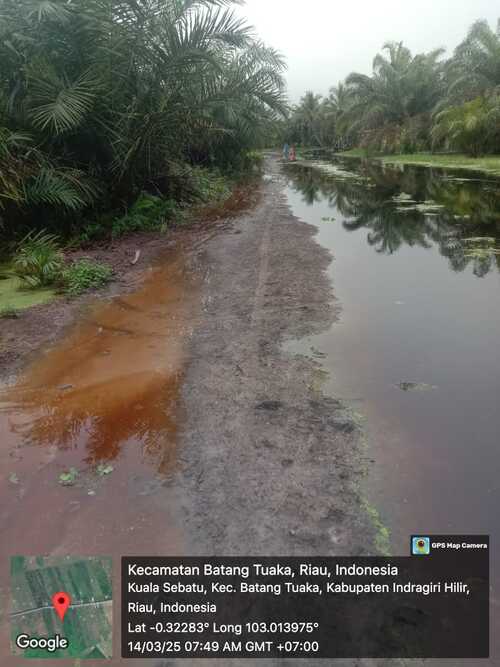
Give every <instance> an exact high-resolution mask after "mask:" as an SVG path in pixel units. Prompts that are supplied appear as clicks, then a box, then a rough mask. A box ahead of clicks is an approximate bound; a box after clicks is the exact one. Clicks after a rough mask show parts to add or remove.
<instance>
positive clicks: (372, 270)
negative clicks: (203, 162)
mask: <svg viewBox="0 0 500 667" xmlns="http://www.w3.org/2000/svg"><path fill="white" fill-rule="evenodd" d="M323 160H324V158H323ZM322 164H323V162H322ZM335 166H336V169H333V170H330V171H331V173H330V175H328V176H325V172H324V170H323V169H322V168H321V169H316V168H315V167H314V166H309V167H304V166H302V167H301V166H299V165H294V166H289V167H287V169H286V175H287V177H288V186H289V187H288V193H287V194H288V200H289V203H290V205H291V207H292V211H293V213H294V214H295V215H296V216H298V217H299V218H301V219H303V220H305V221H307V222H310V223H312V224H314V225H315V226H316V227H317V229H318V233H317V236H316V238H317V240H318V242H319V243H321V244H322V245H323V246H325V247H327V248H328V249H329V250H330V251H331V253H332V255H333V261H332V263H331V265H330V269H329V271H330V276H331V279H332V282H333V287H334V291H335V296H336V298H337V300H338V301H337V305H338V306H339V310H340V314H339V321H338V322H336V323H334V324H333V325H332V327H331V329H330V330H329V331H327V332H325V333H323V334H321V335H319V336H313V337H308V338H306V339H304V340H301V341H298V342H291V343H289V344H288V345H287V349H290V350H291V351H292V352H294V353H300V354H307V355H309V356H311V355H312V352H311V350H314V351H316V354H315V355H314V356H315V358H316V359H318V356H319V355H318V352H319V354H320V355H321V354H322V355H326V356H324V358H322V359H321V363H322V364H323V367H324V368H325V370H326V371H328V373H329V376H328V379H327V380H326V382H325V383H324V385H323V389H324V390H326V391H327V392H331V393H332V394H333V395H334V396H336V397H338V398H342V399H344V400H345V401H346V402H347V403H348V404H349V405H351V406H352V407H354V409H355V410H356V411H357V412H359V413H361V415H362V416H363V417H364V418H365V423H366V427H367V433H368V437H369V442H370V458H373V459H375V463H374V465H373V466H372V468H371V471H370V477H369V489H370V501H371V502H372V503H373V504H374V505H375V506H376V507H377V508H378V509H379V510H380V511H381V514H382V517H383V519H384V522H385V523H386V525H388V527H389V528H390V530H391V535H392V549H393V552H394V553H395V554H407V553H408V536H409V535H410V534H411V533H421V534H426V533H445V534H446V533H448V534H453V533H455V534H463V533H473V534H474V533H489V534H491V537H492V543H493V545H495V544H496V543H497V542H498V540H499V539H500V523H499V521H498V507H499V506H500V481H499V480H500V448H499V445H498V443H499V438H498V434H499V432H500V412H499V410H498V396H499V394H500V338H499V332H500V305H499V304H500V257H499V254H498V253H497V250H498V248H500V223H499V220H500V181H496V183H495V182H493V183H492V179H491V177H488V178H485V179H480V178H474V180H464V179H463V178H461V179H460V180H459V181H457V180H452V179H453V178H454V174H453V172H447V171H442V170H434V169H432V170H428V169H425V168H418V167H417V168H415V167H408V168H403V169H401V168H396V169H394V168H388V167H387V166H386V167H384V166H380V165H377V164H373V163H364V164H363V163H361V162H359V161H356V160H348V161H347V160H346V161H342V160H340V161H339V162H338V164H337V163H336V165H335ZM336 170H341V171H344V170H348V171H355V170H358V171H359V173H360V176H362V177H363V178H364V179H366V180H365V181H362V180H359V181H355V180H354V179H350V180H349V181H347V180H346V179H343V178H336V176H335V171H336ZM462 173H463V172H462ZM493 186H494V187H493ZM406 202H408V203H406ZM430 202H432V208H433V210H432V215H430V214H429V208H430ZM401 209H405V210H401ZM327 220H328V224H326V223H325V221H327ZM492 568H493V569H492V584H493V591H492V601H493V605H494V607H495V618H498V595H499V590H500V553H499V552H498V550H495V549H493V551H492ZM499 649H500V647H498V648H497V650H499Z"/></svg>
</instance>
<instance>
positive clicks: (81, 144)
mask: <svg viewBox="0 0 500 667" xmlns="http://www.w3.org/2000/svg"><path fill="white" fill-rule="evenodd" d="M233 4H235V3H234V2H233V0H85V2H73V3H72V2H68V1H67V0H0V61H1V63H2V66H1V70H0V234H1V235H2V237H3V238H4V239H9V238H13V237H20V236H22V235H24V234H25V233H26V232H27V231H28V230H30V229H33V228H36V229H45V230H47V231H50V232H56V233H57V234H58V235H59V236H68V235H69V234H70V233H71V234H74V233H77V232H78V233H82V234H83V237H84V238H85V236H86V235H87V236H88V237H89V238H91V237H92V236H93V235H96V234H97V233H98V232H99V230H102V228H103V227H104V228H106V230H109V232H110V233H111V231H112V232H113V233H114V234H120V233H122V232H123V231H127V229H129V228H132V229H134V228H137V226H140V223H141V221H142V222H144V221H146V223H147V221H148V220H151V218H152V216H154V217H155V218H156V219H157V218H158V217H161V216H162V217H163V218H164V219H165V220H168V219H169V217H171V216H172V214H173V212H174V210H175V208H176V206H178V204H179V202H183V201H190V200H191V201H192V200H193V199H196V197H199V196H200V193H201V195H203V194H204V193H205V194H206V193H207V192H209V193H210V192H211V191H212V190H213V189H214V188H215V190H218V189H221V188H222V189H223V187H224V186H223V185H221V184H220V183H219V182H218V180H217V178H219V179H220V177H217V176H216V177H215V179H214V178H213V170H214V169H218V170H221V171H222V172H223V173H228V172H231V171H233V172H234V171H235V170H238V169H242V168H243V167H244V163H245V160H246V159H247V156H248V154H249V151H250V150H251V149H252V148H253V147H255V146H258V145H259V143H261V142H263V141H265V137H266V133H267V131H268V128H269V126H270V123H272V122H273V121H275V119H276V117H277V116H278V115H280V114H282V113H283V111H284V110H285V102H284V92H283V91H284V82H283V78H282V72H283V70H284V63H283V60H282V58H281V57H280V56H279V54H277V53H276V52H275V51H274V50H272V49H271V48H268V47H266V46H265V45H263V44H262V43H261V42H259V41H258V40H257V39H256V37H255V36H254V35H253V33H252V31H251V29H250V28H249V27H248V26H247V25H246V24H245V23H244V21H242V20H241V19H239V18H238V17H237V16H236V14H235V13H234V9H233V8H232V7H231V5H233ZM127 225H129V227H127ZM82 230H83V232H82Z"/></svg>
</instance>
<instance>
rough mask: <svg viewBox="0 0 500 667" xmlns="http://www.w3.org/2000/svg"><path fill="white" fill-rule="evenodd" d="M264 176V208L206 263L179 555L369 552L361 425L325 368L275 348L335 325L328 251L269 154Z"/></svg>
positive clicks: (189, 392) (209, 249) (182, 477)
mask: <svg viewBox="0 0 500 667" xmlns="http://www.w3.org/2000/svg"><path fill="white" fill-rule="evenodd" d="M266 174H267V179H266V180H267V182H266V183H265V185H264V186H263V197H262V199H261V201H260V203H259V204H258V205H257V206H256V207H255V208H254V209H253V210H252V211H250V212H248V213H247V214H246V215H242V216H240V217H239V218H238V219H237V220H235V222H234V227H233V231H232V234H226V235H224V236H223V237H219V238H217V239H214V241H213V242H211V243H209V244H207V245H206V246H205V248H204V253H203V258H202V259H201V261H202V264H203V266H204V270H205V271H206V278H205V281H204V284H203V286H202V299H203V317H202V325H201V326H199V327H197V328H196V329H195V330H194V332H193V338H192V342H191V345H190V350H189V354H188V359H189V361H188V364H187V368H186V374H185V380H184V383H183V387H182V398H183V405H184V409H185V412H186V415H188V418H187V419H186V421H185V422H184V423H183V426H182V428H181V434H180V443H179V447H180V450H181V451H182V458H183V467H182V469H181V470H180V472H179V473H178V483H177V487H178V497H179V502H180V503H182V515H183V518H184V534H185V539H186V545H187V551H188V553H190V554H206V555H208V554H221V555H222V554H224V555H248V554H254V555H257V554H267V555H270V554H273V555H285V554H289V555H295V554H296V555H299V554H300V555H306V554H311V555H313V554H317V555H319V554H322V555H327V554H336V555H341V554H350V555H357V554H367V553H369V552H371V551H372V548H373V547H372V543H371V537H372V533H373V531H372V529H371V527H369V526H368V525H367V523H368V522H367V520H366V517H365V513H364V512H363V511H362V510H361V504H362V501H361V498H360V492H359V482H360V480H361V478H362V476H363V471H364V465H363V461H362V457H363V452H362V446H361V444H360V432H359V430H358V428H357V427H356V425H355V423H354V421H353V419H352V417H351V416H350V415H349V414H348V413H347V412H346V411H345V409H344V406H343V405H342V404H341V403H340V402H338V401H336V400H335V399H333V398H329V397H326V396H324V395H323V394H322V392H321V388H320V387H321V378H322V373H321V366H320V365H319V364H318V363H316V362H315V361H314V360H311V359H309V358H306V357H295V358H294V357H292V355H289V354H287V353H286V352H285V351H284V349H283V346H282V345H283V343H284V342H285V341H287V340H290V339H294V338H300V337H303V336H305V335H308V334H311V333H314V332H316V333H318V332H320V331H322V330H324V329H325V328H328V327H329V326H330V324H331V323H332V322H333V320H334V319H335V317H336V311H335V304H334V301H333V294H332V287H331V283H330V281H329V279H328V276H327V273H326V270H327V268H328V266H329V264H330V262H331V260H332V257H331V254H330V253H329V252H328V251H327V250H325V249H323V248H321V247H320V246H319V245H318V244H317V243H316V241H315V239H314V235H315V233H316V229H315V227H313V226H312V225H309V224H306V223H304V222H302V221H300V220H299V219H297V218H295V217H294V216H293V215H291V212H290V209H289V207H288V204H287V202H286V198H285V194H284V182H283V178H282V176H281V174H280V171H279V163H278V162H277V161H276V160H275V159H268V161H267V164H266Z"/></svg>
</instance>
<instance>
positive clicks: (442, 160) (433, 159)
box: [337, 148, 500, 176]
mask: <svg viewBox="0 0 500 667" xmlns="http://www.w3.org/2000/svg"><path fill="white" fill-rule="evenodd" d="M337 155H343V156H347V157H349V156H350V157H368V158H369V157H373V159H377V160H381V161H382V162H383V163H384V164H416V165H422V166H424V167H444V168H450V169H469V170H473V171H483V172H485V173H487V174H493V175H495V176H500V155H485V156H483V157H470V156H469V155H461V154H453V155H451V154H450V155H439V154H433V153H413V154H410V155H373V156H371V155H370V154H369V153H367V151H366V150H365V149H363V148H353V149H351V150H350V151H345V152H343V153H337Z"/></svg>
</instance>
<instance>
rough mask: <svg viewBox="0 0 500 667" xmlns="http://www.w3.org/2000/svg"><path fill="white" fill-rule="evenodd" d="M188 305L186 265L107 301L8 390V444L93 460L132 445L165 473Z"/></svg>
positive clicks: (4, 408) (4, 403)
mask: <svg viewBox="0 0 500 667" xmlns="http://www.w3.org/2000/svg"><path fill="white" fill-rule="evenodd" d="M189 303H190V298H189V289H188V288H187V286H186V281H185V280H183V267H182V266H181V265H180V263H179V262H177V263H173V264H167V265H166V267H164V268H161V269H156V270H154V271H152V272H151V276H150V277H149V278H148V280H146V282H145V283H144V285H143V286H142V288H141V289H140V290H139V291H137V292H134V293H133V294H129V295H126V296H124V297H121V298H118V299H115V300H113V301H111V302H110V303H108V304H105V305H100V306H98V307H97V308H96V309H95V310H94V311H93V312H92V313H91V314H90V316H89V317H87V318H86V320H85V321H84V322H83V323H82V324H81V325H80V326H79V327H78V328H77V329H76V330H75V331H74V332H73V333H72V334H71V335H70V336H69V337H68V338H67V339H65V340H64V341H63V343H61V344H60V345H58V346H57V347H55V348H54V349H52V350H50V351H49V352H48V354H46V355H45V356H44V357H42V358H41V359H39V360H38V361H37V362H36V363H35V364H34V365H33V366H32V367H30V369H29V370H28V372H27V373H26V374H25V376H24V377H21V379H20V381H19V382H18V383H17V384H16V385H15V386H14V387H13V388H11V389H9V390H8V391H4V392H3V394H2V395H0V422H2V420H3V421H4V426H3V429H2V430H3V431H5V432H6V433H7V435H6V438H7V443H6V442H4V443H2V444H3V447H6V446H8V445H9V444H13V445H19V443H21V445H22V446H28V445H35V446H40V445H42V446H50V445H53V446H55V447H57V448H58V450H59V451H60V453H62V452H63V451H64V452H66V453H67V454H68V455H70V456H71V454H73V456H72V460H74V461H75V463H79V462H80V461H84V462H85V463H86V464H88V465H90V466H94V465H95V464H97V463H98V462H100V461H109V460H112V459H114V458H116V457H117V456H118V455H119V454H120V451H121V449H122V448H123V447H124V446H125V445H129V446H130V447H131V448H133V458H134V459H135V460H145V459H146V460H149V461H150V462H151V463H153V464H154V467H155V468H156V469H157V470H159V471H163V472H166V471H167V470H168V469H169V468H170V467H171V465H172V463H173V456H174V451H173V450H174V446H175V440H176V438H175V434H176V428H177V426H176V419H175V413H176V408H177V397H178V392H179V387H180V383H181V379H182V365H183V350H182V346H181V343H182V341H183V340H185V338H186V333H187V334H189V332H188V331H187V330H186V326H187V325H186V322H185V319H184V317H183V315H185V313H186V312H187V308H188V307H189ZM7 424H8V425H7ZM9 441H10V443H9Z"/></svg>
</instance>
